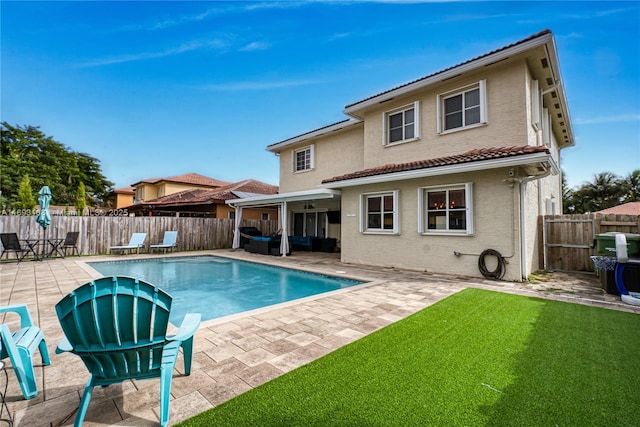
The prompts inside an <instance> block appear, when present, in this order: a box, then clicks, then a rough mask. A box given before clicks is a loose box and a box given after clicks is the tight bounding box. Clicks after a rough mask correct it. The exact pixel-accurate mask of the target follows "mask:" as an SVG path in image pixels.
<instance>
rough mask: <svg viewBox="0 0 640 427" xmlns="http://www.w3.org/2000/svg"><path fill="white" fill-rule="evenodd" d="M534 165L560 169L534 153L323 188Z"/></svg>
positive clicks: (368, 177) (361, 179)
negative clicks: (538, 164)
mask: <svg viewBox="0 0 640 427" xmlns="http://www.w3.org/2000/svg"><path fill="white" fill-rule="evenodd" d="M532 163H546V164H547V165H548V167H549V168H550V169H551V172H552V173H554V174H557V173H558V170H559V168H558V167H557V165H556V163H555V161H554V160H553V158H552V157H551V155H550V154H548V153H534V154H526V155H522V156H515V157H508V158H503V159H491V160H482V161H477V162H469V163H460V164H455V165H446V166H435V167H431V168H422V169H416V170H411V171H404V172H392V173H387V174H381V175H373V176H367V177H362V178H353V179H345V180H342V181H336V182H329V183H326V184H321V185H320V187H321V188H329V189H339V188H345V187H356V186H360V185H368V184H380V183H384V182H391V181H404V180H407V179H416V178H425V177H430V176H439V175H450V174H456V173H464V172H477V171H482V170H487V169H498V168H506V167H515V166H522V165H527V164H532Z"/></svg>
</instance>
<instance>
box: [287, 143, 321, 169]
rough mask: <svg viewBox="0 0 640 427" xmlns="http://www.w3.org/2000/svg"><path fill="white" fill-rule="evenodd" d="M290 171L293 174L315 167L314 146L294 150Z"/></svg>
mask: <svg viewBox="0 0 640 427" xmlns="http://www.w3.org/2000/svg"><path fill="white" fill-rule="evenodd" d="M291 162H292V165H291V169H292V170H293V172H294V173H295V172H304V171H308V170H311V169H313V168H314V167H315V164H314V163H315V161H314V145H313V144H311V145H308V146H306V147H303V148H300V149H298V150H294V151H293V154H292V156H291Z"/></svg>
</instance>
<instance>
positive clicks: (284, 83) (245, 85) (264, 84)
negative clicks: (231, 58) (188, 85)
mask: <svg viewBox="0 0 640 427" xmlns="http://www.w3.org/2000/svg"><path fill="white" fill-rule="evenodd" d="M319 83H322V82H321V81H319V80H281V81H247V82H229V83H220V84H210V85H206V86H202V87H201V88H202V89H204V90H209V91H214V92H215V91H220V92H228V91H251V90H269V89H280V88H286V87H297V86H310V85H316V84H319Z"/></svg>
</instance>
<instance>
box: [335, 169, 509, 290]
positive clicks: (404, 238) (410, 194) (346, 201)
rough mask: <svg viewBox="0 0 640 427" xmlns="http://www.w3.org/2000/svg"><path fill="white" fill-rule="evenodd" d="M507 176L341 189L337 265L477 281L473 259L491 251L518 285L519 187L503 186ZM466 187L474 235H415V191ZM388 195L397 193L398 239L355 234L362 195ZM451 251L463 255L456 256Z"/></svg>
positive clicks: (482, 175)
mask: <svg viewBox="0 0 640 427" xmlns="http://www.w3.org/2000/svg"><path fill="white" fill-rule="evenodd" d="M506 173H507V170H506V169H497V170H493V171H490V172H485V173H466V174H458V175H451V176H448V177H435V178H426V179H415V180H407V181H398V182H393V183H385V184H379V185H367V186H362V187H352V188H345V189H343V190H342V227H341V228H342V242H341V243H342V252H341V253H342V255H341V257H342V261H343V262H350V263H362V264H371V265H378V266H395V267H399V268H408V269H415V270H424V271H427V272H437V273H448V274H461V275H465V276H473V277H482V275H481V274H480V272H479V270H478V256H477V255H479V254H480V253H481V252H482V251H483V250H485V249H489V248H490V249H495V250H497V251H499V252H500V253H501V254H502V255H503V256H504V257H507V259H508V261H509V264H507V268H506V274H505V277H504V280H514V281H518V280H520V259H519V256H518V253H519V249H518V245H519V244H520V237H519V233H520V226H519V216H518V211H519V197H518V194H519V186H518V185H517V184H515V185H513V186H511V185H510V184H509V183H507V182H505V181H503V180H504V177H505V176H506ZM466 182H472V183H473V217H474V218H473V219H474V235H473V236H455V235H446V236H436V235H421V234H419V233H418V193H417V189H418V187H423V186H429V185H440V184H460V183H466ZM389 190H399V192H400V194H399V198H400V200H399V210H400V212H399V216H400V234H399V235H382V234H364V233H360V232H359V223H360V221H361V214H360V197H361V194H362V193H365V192H376V191H389ZM454 251H457V252H460V253H463V254H468V255H462V256H455V255H454ZM488 267H489V268H492V266H488Z"/></svg>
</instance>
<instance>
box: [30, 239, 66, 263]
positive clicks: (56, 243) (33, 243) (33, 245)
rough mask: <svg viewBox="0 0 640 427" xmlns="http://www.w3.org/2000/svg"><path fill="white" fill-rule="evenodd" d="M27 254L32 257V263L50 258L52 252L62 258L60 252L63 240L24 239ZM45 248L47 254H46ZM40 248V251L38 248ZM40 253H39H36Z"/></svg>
mask: <svg viewBox="0 0 640 427" xmlns="http://www.w3.org/2000/svg"><path fill="white" fill-rule="evenodd" d="M25 242H26V244H27V247H28V248H29V249H28V250H29V252H31V253H32V254H33V256H34V261H42V260H43V259H45V258H51V257H52V256H53V253H54V252H58V253H59V254H60V255H62V256H63V257H64V254H63V252H62V248H61V246H62V243H64V239H25ZM47 246H48V247H49V252H47ZM39 247H41V249H40V251H38V248H39ZM38 252H40V253H38Z"/></svg>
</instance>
